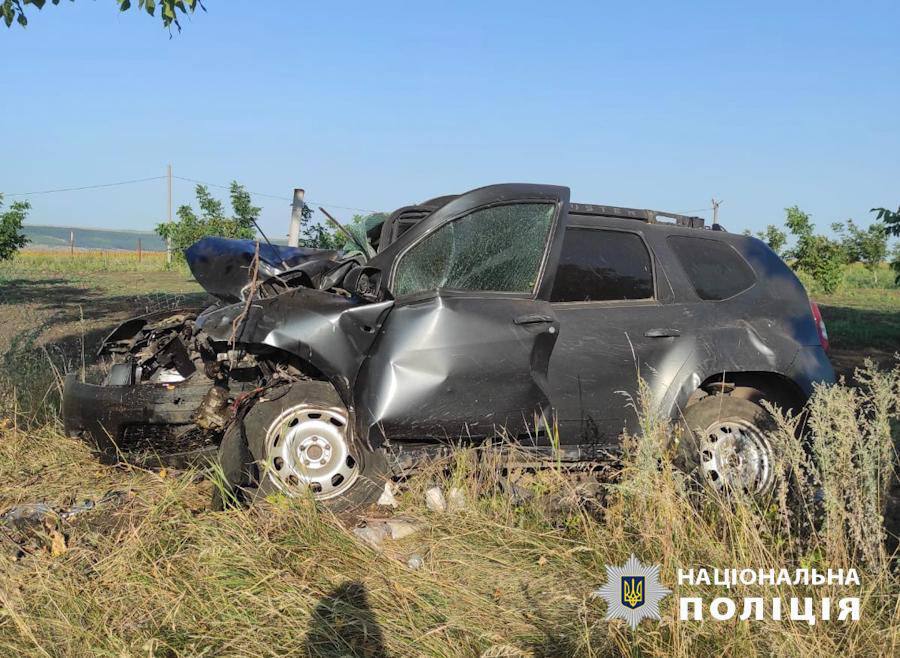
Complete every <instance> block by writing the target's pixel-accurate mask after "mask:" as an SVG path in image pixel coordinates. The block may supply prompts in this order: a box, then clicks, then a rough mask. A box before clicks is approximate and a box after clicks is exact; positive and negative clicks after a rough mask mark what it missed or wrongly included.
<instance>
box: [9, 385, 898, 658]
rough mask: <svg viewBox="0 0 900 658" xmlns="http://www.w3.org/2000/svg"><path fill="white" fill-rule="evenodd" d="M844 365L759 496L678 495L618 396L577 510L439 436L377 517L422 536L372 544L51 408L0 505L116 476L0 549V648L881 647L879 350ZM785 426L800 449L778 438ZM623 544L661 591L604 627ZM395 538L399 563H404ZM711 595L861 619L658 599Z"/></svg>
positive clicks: (789, 423)
mask: <svg viewBox="0 0 900 658" xmlns="http://www.w3.org/2000/svg"><path fill="white" fill-rule="evenodd" d="M859 380H860V381H861V382H863V388H862V389H861V390H855V389H850V388H847V387H841V386H836V387H831V388H823V389H820V390H819V391H817V393H816V394H815V396H814V398H813V400H812V401H811V403H810V405H809V409H808V415H807V417H805V418H804V419H798V418H791V417H786V416H784V415H779V429H778V430H777V432H776V433H775V434H774V435H773V436H772V437H771V438H772V440H773V441H774V443H775V444H776V445H777V446H779V451H778V452H779V459H780V468H781V471H782V473H783V474H784V476H785V483H784V484H783V485H782V486H781V488H780V490H779V492H778V493H777V494H776V495H775V496H774V497H773V499H772V500H771V501H770V503H769V504H766V505H762V506H758V505H755V504H753V503H752V502H751V501H748V500H734V499H729V500H725V499H722V498H718V497H715V496H712V495H709V494H704V493H701V492H698V490H697V488H696V487H695V486H693V484H692V483H691V482H690V481H688V480H686V479H685V477H684V476H683V475H682V474H681V473H680V472H679V471H678V470H677V469H675V468H674V467H673V466H672V464H671V461H670V459H669V454H668V451H667V448H666V446H668V445H669V444H670V443H671V441H670V438H671V428H670V427H669V426H668V425H667V423H665V422H664V420H663V419H661V418H659V417H657V416H655V415H654V414H653V408H654V407H653V405H652V401H650V400H648V399H647V398H646V397H645V396H639V397H638V399H637V400H636V406H637V407H638V409H639V410H640V411H641V412H642V436H640V437H630V438H629V439H628V441H626V443H625V445H624V454H623V456H622V464H621V472H620V474H619V476H618V477H617V478H616V479H615V480H613V481H612V482H609V483H607V484H606V485H605V489H604V491H603V494H602V495H601V496H600V500H599V501H595V503H597V505H598V506H592V507H588V506H586V505H584V504H581V503H580V502H579V500H580V496H579V495H578V492H577V491H576V490H575V488H574V487H573V485H572V480H571V478H570V477H568V476H567V475H566V473H565V472H564V470H563V469H562V468H561V467H560V466H557V465H554V466H552V467H550V468H548V469H545V470H541V471H537V472H526V473H524V474H522V477H519V478H516V482H517V486H516V487H515V489H513V488H511V487H510V486H509V482H510V481H511V480H512V479H513V478H512V477H511V476H512V474H509V473H507V474H506V476H507V477H501V473H502V467H503V466H505V465H507V464H508V461H507V460H508V454H509V453H508V452H500V451H497V450H491V449H475V448H471V449H458V450H456V451H455V452H454V453H453V454H452V455H451V457H450V458H449V459H447V460H445V461H444V462H441V463H436V464H434V465H432V467H431V468H430V469H429V470H427V471H426V472H425V473H422V474H420V475H418V476H416V477H415V478H413V479H412V481H411V482H410V483H409V484H408V488H407V490H406V491H405V492H404V493H403V494H402V495H401V496H400V508H399V510H397V511H396V512H394V514H398V515H402V516H405V517H407V518H410V519H412V520H414V521H415V522H417V523H420V524H421V530H420V531H419V532H418V533H417V534H415V535H413V536H411V537H408V538H406V539H404V540H401V541H397V542H390V541H389V542H386V544H385V546H384V550H383V551H382V552H376V551H373V550H372V549H370V548H369V547H368V546H367V545H365V544H364V543H362V542H360V541H358V540H357V539H356V538H355V537H354V535H353V534H352V533H350V532H349V531H348V530H349V529H348V528H347V527H346V526H347V524H348V523H352V522H353V521H352V520H349V519H346V518H338V517H334V516H332V515H330V514H329V513H327V512H325V511H322V510H319V509H317V508H316V507H315V505H313V504H312V503H311V502H310V501H308V500H302V499H301V500H288V499H284V498H278V497H276V498H272V499H270V500H269V501H268V502H267V503H266V504H264V505H262V506H259V507H256V508H253V509H250V510H229V511H226V512H212V511H210V510H209V509H208V508H207V505H206V500H207V499H208V496H209V493H210V486H211V485H210V484H209V483H207V482H203V481H198V480H197V478H196V474H195V473H185V474H181V475H177V476H175V477H172V476H170V475H167V474H163V475H159V474H154V473H149V472H145V471H139V470H134V469H132V470H128V469H118V470H117V469H114V468H107V467H101V466H99V465H98V464H97V463H96V462H95V461H94V460H93V459H92V458H91V456H90V455H89V454H88V452H87V451H86V449H85V448H84V447H83V446H82V445H81V444H79V443H77V442H74V441H71V440H68V439H66V438H63V437H62V436H60V435H59V433H58V432H57V431H56V430H55V429H54V428H53V427H52V426H47V427H45V428H43V429H39V430H30V431H20V430H19V429H17V428H16V427H15V426H11V427H10V426H7V427H6V429H5V430H0V482H3V483H4V486H3V487H2V488H0V511H2V509H4V508H5V507H7V506H9V505H11V504H13V503H16V502H21V501H25V500H34V499H35V498H36V497H39V498H41V499H43V500H47V501H49V502H53V503H59V504H62V503H65V502H67V501H68V500H70V499H73V498H82V497H84V496H89V495H92V496H98V495H101V494H102V493H104V492H107V491H109V490H112V489H115V490H120V491H128V492H131V493H130V495H128V496H126V497H125V499H124V502H123V503H122V504H121V505H119V506H115V507H110V508H109V509H108V510H106V511H104V510H101V509H98V510H97V511H94V512H89V513H86V514H84V515H82V516H80V517H77V519H76V520H73V521H72V522H71V523H63V522H58V523H59V525H58V526H57V527H58V528H59V529H60V530H62V531H63V532H64V533H66V534H67V547H68V550H66V551H65V552H62V553H60V551H59V550H57V551H56V552H57V555H56V556H53V555H52V552H51V551H50V550H49V549H44V548H42V546H46V545H49V536H50V535H51V534H52V533H50V531H49V530H48V527H47V525H46V524H45V525H44V526H41V527H40V528H39V529H38V530H37V531H36V537H35V538H33V547H32V548H31V549H30V550H31V554H29V555H27V556H26V557H23V558H20V559H18V560H15V561H13V560H12V559H11V558H10V557H9V556H8V554H7V555H5V556H4V555H3V553H2V551H0V655H26V656H27V655H72V656H76V655H77V656H80V655H107V656H137V655H141V656H148V655H153V656H193V655H210V656H219V655H237V656H276V655H278V656H281V655H301V656H302V655H315V656H341V655H361V656H366V655H369V656H375V655H382V654H381V653H379V649H380V648H383V649H384V650H385V651H386V652H387V653H388V654H390V655H400V656H406V655H439V656H478V655H481V656H520V655H565V656H569V655H578V656H607V655H629V656H636V655H642V656H684V657H688V656H691V657H693V656H713V655H714V656H721V655H742V656H815V657H817V658H819V657H821V656H835V655H870V656H892V655H898V652H900V608H898V595H900V580H898V576H897V574H896V572H895V571H894V569H893V564H894V562H893V560H894V557H893V556H892V555H890V554H889V553H888V551H887V550H886V549H885V541H884V540H885V524H884V519H883V517H882V515H881V510H882V508H883V506H884V502H885V496H886V491H887V488H888V486H889V483H890V478H891V477H892V476H893V470H892V468H893V466H892V465H893V462H894V457H895V454H894V448H893V446H894V443H893V441H894V440H895V438H896V437H892V435H891V427H892V423H894V424H895V423H896V421H897V418H898V414H900V368H898V369H895V370H894V371H892V372H878V371H874V370H872V369H869V370H867V371H866V372H864V373H860V377H859ZM9 420H10V421H12V420H13V419H9ZM801 420H802V422H805V423H806V424H807V426H808V428H809V431H808V433H807V434H806V439H805V440H807V441H808V442H809V446H807V445H805V444H804V442H803V441H801V440H800V439H798V438H796V437H797V436H798V433H797V432H795V427H794V426H795V424H796V423H797V422H801ZM7 424H8V425H9V424H10V423H9V422H8V423H7ZM807 448H809V449H807ZM434 484H438V485H441V486H443V487H444V488H445V489H448V488H449V487H451V486H453V487H457V488H461V489H462V490H464V492H465V497H466V500H467V505H466V506H465V507H464V508H463V509H461V510H457V511H454V512H450V513H446V514H437V513H433V512H429V511H428V510H427V509H426V507H425V506H424V504H423V498H424V495H423V494H424V491H425V489H426V488H428V487H430V486H433V485H434ZM797 501H799V503H798V502H797ZM42 533H43V535H44V537H43V542H44V543H43V544H42V543H41V542H42V537H41V534H42ZM632 553H633V554H635V555H636V556H637V557H638V558H639V559H640V560H641V561H642V562H643V563H645V564H659V565H661V578H662V580H663V583H664V584H665V585H667V586H668V587H670V588H671V589H673V590H674V592H673V594H672V595H670V596H668V597H667V598H666V599H664V600H663V603H662V606H661V611H662V621H661V622H654V621H645V622H643V623H642V624H641V625H640V626H639V627H638V628H637V629H636V630H635V631H632V630H630V629H629V628H628V627H627V626H626V625H625V624H624V623H622V622H620V621H611V622H606V621H604V618H605V604H603V603H602V602H600V601H599V600H598V599H595V598H594V597H592V595H591V592H592V591H594V590H595V589H597V588H598V587H599V586H600V585H601V584H602V582H603V581H604V579H605V571H604V566H605V565H606V564H622V563H624V561H625V560H626V559H627V558H628V556H629V555H630V554H632ZM412 555H416V556H418V557H420V558H421V562H422V564H423V566H422V567H421V568H418V569H412V568H410V567H409V566H408V564H407V562H408V559H409V557H410V556H412ZM698 567H706V568H709V569H712V568H716V567H719V568H732V567H734V568H741V567H753V568H766V569H767V568H776V569H778V568H781V567H785V568H796V567H808V568H811V567H815V568H817V569H819V570H823V569H827V568H829V567H832V568H849V567H854V568H857V569H859V571H860V574H861V580H862V582H861V585H860V586H859V587H850V588H846V587H837V586H835V585H825V586H817V587H814V586H811V585H807V586H804V585H779V586H777V587H768V586H758V585H754V586H746V587H745V586H739V587H737V588H733V589H732V590H730V591H727V590H726V591H724V592H723V591H722V588H721V587H715V586H711V585H710V586H696V587H692V586H687V585H679V583H678V582H677V580H676V577H675V574H676V572H677V569H678V568H685V569H687V568H698ZM723 595H724V596H732V597H736V598H741V597H755V596H760V597H764V598H766V599H769V598H772V597H774V596H780V597H782V598H783V599H784V600H785V601H787V599H789V598H791V597H805V596H810V597H813V598H814V599H815V600H816V602H817V603H818V600H819V599H820V598H822V597H824V596H831V597H833V598H835V599H837V598H840V597H844V596H859V597H860V598H861V600H862V616H861V619H860V620H859V621H856V622H850V621H847V622H837V621H831V622H820V623H818V624H816V625H814V626H811V625H809V624H807V623H806V622H803V621H791V620H785V621H773V620H768V619H765V620H761V621H756V620H753V621H738V620H737V619H733V620H730V621H726V622H719V621H713V620H709V619H707V620H706V621H703V622H697V621H680V620H679V619H678V615H677V605H676V603H675V601H676V599H677V597H679V596H700V597H704V598H705V600H706V601H707V602H709V601H710V600H711V599H712V598H714V597H715V596H723Z"/></svg>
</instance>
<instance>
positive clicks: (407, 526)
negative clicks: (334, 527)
mask: <svg viewBox="0 0 900 658" xmlns="http://www.w3.org/2000/svg"><path fill="white" fill-rule="evenodd" d="M362 523H363V525H362V526H360V527H358V528H354V529H353V534H354V535H356V536H357V537H359V538H360V539H362V540H363V541H364V542H366V543H367V544H368V545H369V546H371V547H372V548H374V549H375V550H376V551H379V552H380V551H382V550H383V548H384V546H383V544H384V541H385V540H386V539H391V540H393V541H397V540H400V539H405V538H406V537H409V536H410V535H413V534H415V533H417V532H419V530H421V529H422V525H421V524H420V523H418V522H417V521H415V520H414V519H410V518H407V517H403V516H397V517H394V518H390V519H375V518H367V519H364V520H363V522H362Z"/></svg>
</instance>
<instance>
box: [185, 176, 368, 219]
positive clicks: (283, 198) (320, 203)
mask: <svg viewBox="0 0 900 658" xmlns="http://www.w3.org/2000/svg"><path fill="white" fill-rule="evenodd" d="M172 178H177V179H178V180H183V181H186V182H188V183H195V184H197V185H207V186H209V187H217V188H219V189H222V190H230V189H231V186H230V185H219V184H218V183H208V182H206V181H202V180H196V179H194V178H185V177H184V176H172ZM247 191H248V192H249V193H250V194H253V195H255V196H264V197H269V198H270V199H278V200H279V201H288V202H291V201H293V199H291V198H290V197H286V196H279V195H277V194H265V193H263V192H254V191H252V190H247ZM307 205H317V206H326V207H328V208H340V209H341V210H357V211H359V212H369V213H373V212H380V211H379V210H372V209H371V208H354V207H352V206H339V205H338V204H336V203H326V202H325V201H313V200H312V199H310V200H309V203H308V204H307Z"/></svg>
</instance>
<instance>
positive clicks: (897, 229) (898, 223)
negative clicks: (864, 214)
mask: <svg viewBox="0 0 900 658" xmlns="http://www.w3.org/2000/svg"><path fill="white" fill-rule="evenodd" d="M869 212H874V213H877V214H876V215H875V220H876V221H879V222H884V225H885V227H887V232H888V233H890V234H891V235H894V236H900V206H897V210H888V209H887V208H872V210H870V211H869Z"/></svg>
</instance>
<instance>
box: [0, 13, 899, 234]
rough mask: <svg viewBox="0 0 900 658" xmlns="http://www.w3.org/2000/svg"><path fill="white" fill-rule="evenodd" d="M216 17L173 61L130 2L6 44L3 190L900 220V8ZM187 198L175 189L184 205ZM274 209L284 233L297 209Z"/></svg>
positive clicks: (271, 203)
mask: <svg viewBox="0 0 900 658" xmlns="http://www.w3.org/2000/svg"><path fill="white" fill-rule="evenodd" d="M206 6H207V8H208V12H207V13H200V14H199V15H197V16H195V17H194V18H193V19H190V20H186V21H184V30H183V32H182V33H181V34H177V33H175V34H174V36H173V37H172V38H171V39H170V38H169V35H168V34H167V33H166V32H165V31H164V30H163V29H162V27H161V24H160V21H159V19H158V18H157V19H151V18H150V17H148V16H144V15H139V14H138V13H137V12H134V11H132V12H130V13H128V14H120V13H118V11H117V10H116V6H115V2H114V1H113V0H95V1H90V0H78V2H75V3H74V4H72V3H69V2H65V1H64V2H62V3H61V4H60V6H58V7H52V6H49V3H48V7H47V8H45V9H44V10H43V11H42V12H37V11H34V10H33V8H32V9H31V11H30V14H29V15H30V17H31V24H30V25H29V27H28V28H27V29H25V30H22V29H19V28H14V29H11V30H6V29H5V28H4V29H0V67H2V70H0V72H2V78H0V79H2V92H0V94H2V103H0V125H2V126H3V131H2V132H3V134H2V141H0V153H2V156H0V191H4V192H7V193H12V192H27V191H31V190H43V189H48V188H57V187H69V186H80V185H91V184H96V183H107V182H113V181H120V180H127V179H135V178H144V177H149V176H158V175H163V174H164V173H165V166H166V164H167V163H168V162H171V163H172V164H173V166H174V171H175V174H176V175H180V176H184V177H187V178H195V179H200V180H205V181H210V182H214V183H227V182H228V181H230V180H231V179H233V178H236V179H237V180H239V181H240V182H242V183H244V184H245V185H246V186H247V187H248V189H250V190H253V191H257V192H264V193H267V194H274V195H283V196H285V197H289V196H290V192H291V189H292V188H293V187H294V186H295V185H296V186H302V187H305V188H306V189H307V197H308V198H309V199H311V200H312V201H316V202H320V203H321V202H325V203H327V204H332V205H340V206H347V207H356V208H365V209H392V208H394V207H397V206H400V205H404V204H407V203H411V202H415V201H420V200H423V199H426V198H428V197H432V196H437V195H440V194H445V193H453V192H459V191H463V190H466V189H470V188H473V187H477V186H480V185H484V184H488V183H494V182H507V181H527V182H546V183H556V184H565V185H568V186H570V187H571V188H572V192H573V194H572V196H573V199H574V200H577V201H582V202H595V203H607V204H612V205H626V206H637V207H653V208H658V209H664V210H673V211H687V210H695V209H700V208H706V207H709V205H710V203H709V200H710V197H712V196H713V195H715V196H717V197H719V198H721V199H723V204H722V208H721V213H722V222H723V224H725V226H726V227H728V228H729V229H731V230H741V229H743V228H748V227H749V228H753V229H760V228H762V227H764V226H765V225H766V224H768V223H781V220H782V218H783V208H784V207H785V206H788V205H793V204H798V205H800V206H801V207H802V208H804V209H805V210H807V211H808V212H810V213H812V215H813V219H814V221H816V222H817V223H818V225H819V226H820V227H821V228H825V227H826V226H827V225H828V224H830V223H831V222H833V221H837V220H843V219H846V218H848V217H853V218H855V219H856V220H857V221H860V222H862V223H864V224H868V223H869V221H871V215H870V214H869V213H868V210H869V208H871V207H872V206H875V205H891V206H894V207H896V205H897V204H898V203H900V40H898V39H897V37H896V35H897V30H898V25H900V20H898V19H900V3H896V2H860V3H831V2H777V3H768V2H756V3H743V4H742V6H738V4H737V3H723V2H721V1H719V2H715V3H672V2H664V3H662V2H661V3H655V2H644V3H603V2H588V3H567V2H555V3H549V2H542V3H531V2H524V1H523V0H518V1H517V2H484V1H482V2H454V3H431V2H421V1H420V2H409V3H394V2H374V3H373V2H359V3H312V2H300V1H297V2H287V1H280V2H276V1H271V0H270V1H267V2H247V1H244V2H236V1H232V2H225V1H223V0H206ZM220 192H221V191H220ZM29 198H30V200H31V202H32V204H33V211H32V215H31V218H30V222H31V223H50V224H66V225H75V226H97V227H111V228H130V229H150V228H152V227H153V226H154V225H155V224H156V223H157V222H158V221H159V220H161V219H163V218H164V217H165V213H166V196H165V182H164V181H161V180H159V181H150V182H146V183H140V184H135V185H130V186H124V187H118V188H106V189H102V190H95V191H83V192H70V193H64V194H47V195H41V196H33V197H29ZM191 198H192V186H191V185H190V184H189V183H185V182H182V181H176V184H175V202H176V205H177V204H179V203H184V202H188V201H190V199H191ZM10 200H12V199H11V198H8V199H7V201H10ZM256 200H257V202H258V203H259V205H262V206H263V208H264V209H263V214H262V220H263V221H262V225H263V228H264V229H265V230H266V231H267V232H268V233H270V235H283V234H284V233H285V232H286V229H287V220H288V217H289V208H288V205H287V202H284V201H280V200H277V199H269V198H262V197H258V198H257V199H256ZM335 214H336V215H337V216H338V217H341V218H348V217H349V216H350V215H352V214H353V211H351V210H345V209H340V208H338V209H336V210H335ZM707 216H708V213H707Z"/></svg>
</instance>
